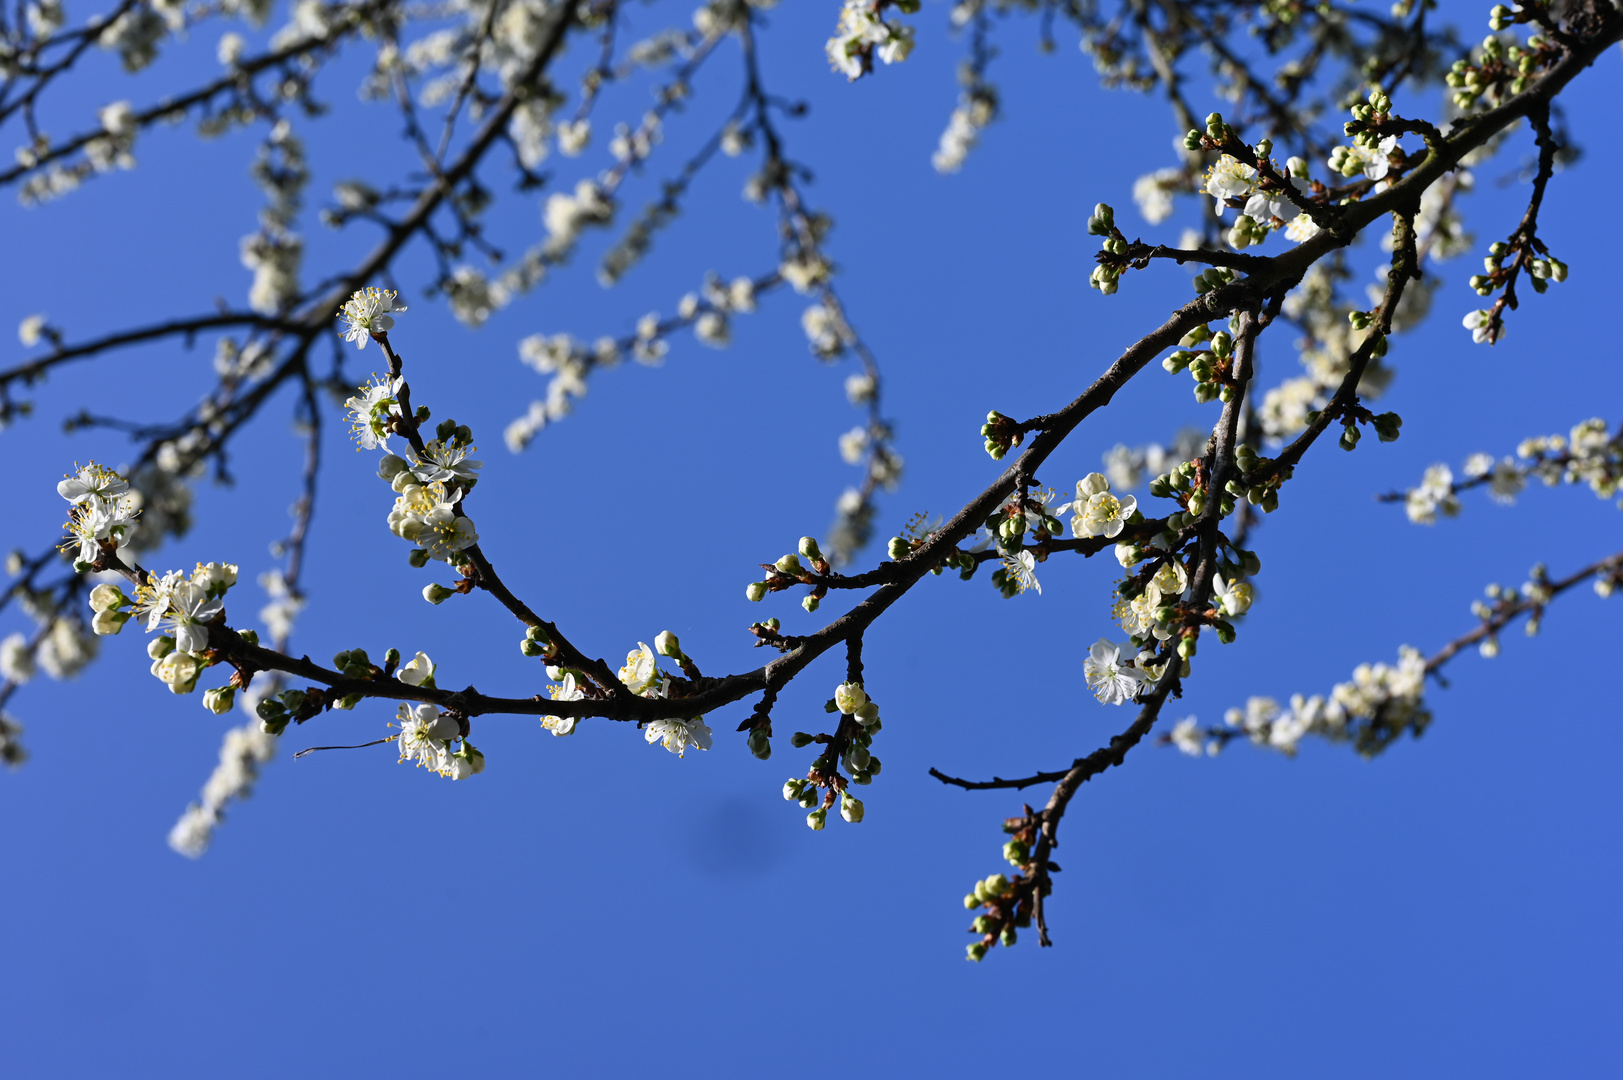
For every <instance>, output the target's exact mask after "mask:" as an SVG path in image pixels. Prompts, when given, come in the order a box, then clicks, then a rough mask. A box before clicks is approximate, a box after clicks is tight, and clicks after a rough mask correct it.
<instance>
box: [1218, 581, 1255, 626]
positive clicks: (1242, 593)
mask: <svg viewBox="0 0 1623 1080" xmlns="http://www.w3.org/2000/svg"><path fill="white" fill-rule="evenodd" d="M1212 594H1213V595H1214V596H1215V597H1216V598H1217V600H1218V603H1219V605H1220V606H1221V607H1222V609H1223V614H1225V615H1229V616H1233V615H1244V614H1245V613H1246V612H1247V611H1249V610H1250V608H1251V603H1252V601H1253V600H1254V599H1255V598H1256V591H1255V590H1254V589H1253V588H1252V587H1251V583H1250V582H1249V581H1233V582H1228V581H1224V580H1223V575H1222V574H1217V575H1215V576H1213V578H1212Z"/></svg>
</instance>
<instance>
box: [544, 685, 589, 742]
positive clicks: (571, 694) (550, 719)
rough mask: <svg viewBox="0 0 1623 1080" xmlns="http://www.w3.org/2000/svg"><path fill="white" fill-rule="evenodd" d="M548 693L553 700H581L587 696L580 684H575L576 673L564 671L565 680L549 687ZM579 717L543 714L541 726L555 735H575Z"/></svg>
mask: <svg viewBox="0 0 1623 1080" xmlns="http://www.w3.org/2000/svg"><path fill="white" fill-rule="evenodd" d="M547 693H548V694H550V695H552V700H553V701H579V700H580V699H581V698H583V697H585V696H586V695H585V693H583V692H582V691H581V688H580V687H579V686H576V685H575V673H574V672H573V671H568V672H565V673H564V677H563V682H561V683H560V684H559V685H557V686H549V687H547ZM577 719H578V718H577V717H573V716H543V717H542V718H541V726H542V727H544V728H546V729H547V730H548V731H550V732H552V733H553V734H554V735H573V734H574V733H575V723H576V721H577Z"/></svg>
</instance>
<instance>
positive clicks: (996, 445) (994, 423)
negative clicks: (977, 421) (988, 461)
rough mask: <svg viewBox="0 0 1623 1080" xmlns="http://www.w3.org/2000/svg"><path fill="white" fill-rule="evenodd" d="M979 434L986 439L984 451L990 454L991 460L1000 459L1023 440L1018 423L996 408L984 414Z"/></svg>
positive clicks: (1023, 436) (1023, 435)
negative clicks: (984, 419)
mask: <svg viewBox="0 0 1623 1080" xmlns="http://www.w3.org/2000/svg"><path fill="white" fill-rule="evenodd" d="M981 435H982V436H983V437H985V439H986V452H987V453H988V454H990V455H992V460H993V461H1002V460H1003V455H1004V454H1007V453H1008V452H1009V451H1010V450H1012V449H1013V448H1015V447H1016V446H1019V445H1020V444H1021V443H1022V442H1023V441H1024V440H1025V434H1024V433H1023V432H1021V430H1020V425H1019V424H1017V423H1015V421H1013V420H1011V419H1010V418H1009V417H1007V416H1004V415H1003V414H1002V413H1000V412H998V411H997V410H996V409H993V410H992V411H991V412H989V413H987V414H986V423H984V424H982V425H981Z"/></svg>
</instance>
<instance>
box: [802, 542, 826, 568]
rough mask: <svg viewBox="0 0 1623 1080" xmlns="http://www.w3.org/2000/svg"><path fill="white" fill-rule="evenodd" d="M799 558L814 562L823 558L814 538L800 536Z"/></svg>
mask: <svg viewBox="0 0 1623 1080" xmlns="http://www.w3.org/2000/svg"><path fill="white" fill-rule="evenodd" d="M800 557H801V558H803V559H811V560H812V561H814V562H815V561H816V560H818V559H821V558H822V557H823V552H822V550H821V549H819V548H818V546H817V540H816V539H815V538H814V537H810V536H802V537H801V538H800Z"/></svg>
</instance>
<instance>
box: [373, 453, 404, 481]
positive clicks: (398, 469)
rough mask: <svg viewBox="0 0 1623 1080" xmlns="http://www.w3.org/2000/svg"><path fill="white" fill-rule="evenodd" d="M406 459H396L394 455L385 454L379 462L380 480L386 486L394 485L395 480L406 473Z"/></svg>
mask: <svg viewBox="0 0 1623 1080" xmlns="http://www.w3.org/2000/svg"><path fill="white" fill-rule="evenodd" d="M406 468H407V466H406V459H405V458H402V457H396V456H395V455H394V454H384V455H383V458H382V459H381V460H380V461H379V462H378V479H380V480H382V481H383V482H384V483H386V484H393V483H394V478H395V477H397V476H399V475H400V474H401V473H403V472H405V471H406Z"/></svg>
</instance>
